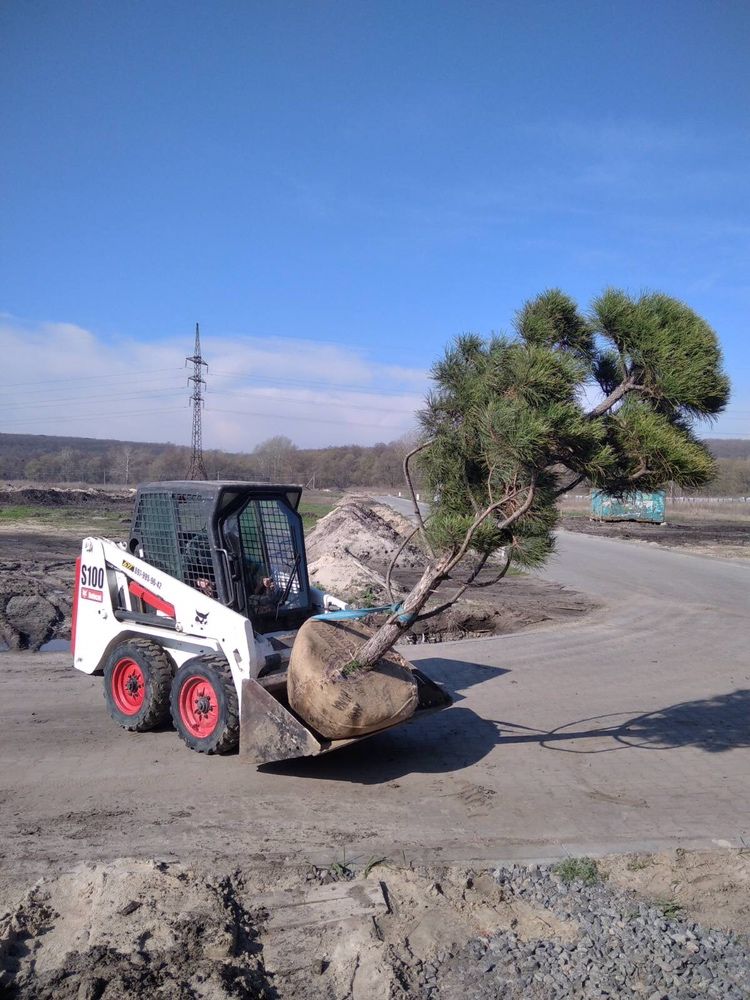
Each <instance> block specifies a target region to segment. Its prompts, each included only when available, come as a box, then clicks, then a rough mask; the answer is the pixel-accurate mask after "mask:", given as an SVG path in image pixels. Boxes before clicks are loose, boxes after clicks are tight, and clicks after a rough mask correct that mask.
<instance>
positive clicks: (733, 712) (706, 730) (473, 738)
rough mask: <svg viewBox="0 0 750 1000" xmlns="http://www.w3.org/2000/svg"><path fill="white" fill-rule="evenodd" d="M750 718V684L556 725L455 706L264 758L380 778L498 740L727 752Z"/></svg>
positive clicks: (450, 759) (466, 755)
mask: <svg viewBox="0 0 750 1000" xmlns="http://www.w3.org/2000/svg"><path fill="white" fill-rule="evenodd" d="M446 662H452V661H446ZM472 666H479V665H478V664H472ZM487 669H490V670H494V669H496V668H487ZM501 672H503V671H501ZM433 676H434V674H433ZM475 683H478V682H477V681H475ZM748 720H750V690H746V689H744V690H738V691H732V692H731V693H729V694H723V695H716V696H715V697H713V698H706V699H703V700H700V701H683V702H680V703H679V704H676V705H671V706H670V707H669V708H664V709H659V710H658V711H656V712H638V713H634V712H618V713H616V714H615V713H613V714H609V715H599V716H595V717H592V718H588V719H578V720H576V721H574V722H567V723H565V724H564V725H561V726H557V727H556V728H555V729H550V730H538V729H531V728H529V727H527V726H522V725H519V724H517V723H513V722H508V721H499V720H492V719H483V718H481V717H480V716H479V715H477V714H476V712H473V711H471V709H469V708H464V707H454V708H451V709H448V710H447V711H445V712H441V713H439V714H436V715H430V716H428V717H427V718H425V719H422V720H420V719H417V720H415V721H414V722H413V723H412V724H410V725H408V726H402V727H399V728H396V729H392V730H390V731H387V732H384V733H379V734H378V735H377V736H372V737H371V738H370V739H367V740H363V741H362V742H361V743H357V744H355V745H353V746H351V747H347V748H346V749H344V750H341V751H339V752H337V753H334V754H331V755H330V756H322V757H312V758H310V757H307V758H301V759H298V760H291V761H283V762H281V763H278V764H266V765H264V766H263V767H262V768H261V770H263V771H266V772H271V773H273V774H279V775H283V774H288V775H294V776H297V777H304V778H318V779H323V780H325V781H346V782H350V783H353V784H362V785H375V784H383V783H386V782H389V781H394V780H396V779H397V778H400V777H403V776H404V775H405V774H446V773H450V772H455V771H460V770H462V769H463V768H466V767H470V766H471V765H472V764H476V763H477V762H478V761H480V760H482V759H483V758H484V757H486V756H487V754H489V753H490V752H491V751H492V750H493V749H494V748H495V747H503V746H509V745H512V744H522V743H536V744H538V745H539V746H540V747H543V748H544V749H546V750H557V751H560V752H564V753H583V754H591V753H612V752H613V751H615V750H628V749H629V750H633V749H639V750H674V749H677V748H678V747H688V746H693V747H698V749H700V750H705V751H707V752H708V753H721V752H723V751H725V750H733V749H735V748H738V747H750V723H749V722H748Z"/></svg>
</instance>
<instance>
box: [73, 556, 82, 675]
mask: <svg viewBox="0 0 750 1000" xmlns="http://www.w3.org/2000/svg"><path fill="white" fill-rule="evenodd" d="M80 589H81V557H80V556H79V557H78V558H77V559H76V575H75V580H74V581H73V613H72V614H71V616H70V652H71V653H72V654H73V656H75V655H76V622H77V620H78V594H79V592H80Z"/></svg>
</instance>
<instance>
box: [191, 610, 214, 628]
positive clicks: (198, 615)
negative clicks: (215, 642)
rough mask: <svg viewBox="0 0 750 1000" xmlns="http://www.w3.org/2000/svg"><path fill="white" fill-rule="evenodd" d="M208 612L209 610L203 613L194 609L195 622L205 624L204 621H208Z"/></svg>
mask: <svg viewBox="0 0 750 1000" xmlns="http://www.w3.org/2000/svg"><path fill="white" fill-rule="evenodd" d="M209 614H210V612H209V611H206V613H205V614H203V613H202V612H200V611H196V612H195V620H196V622H197V623H198V624H199V625H205V624H206V622H207V621H208V616H209Z"/></svg>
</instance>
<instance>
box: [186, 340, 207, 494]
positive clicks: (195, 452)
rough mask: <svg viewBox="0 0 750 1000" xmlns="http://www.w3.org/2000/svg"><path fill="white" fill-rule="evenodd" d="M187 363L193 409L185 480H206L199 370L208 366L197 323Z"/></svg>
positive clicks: (203, 380) (200, 376)
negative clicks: (188, 462)
mask: <svg viewBox="0 0 750 1000" xmlns="http://www.w3.org/2000/svg"><path fill="white" fill-rule="evenodd" d="M188 361H191V362H192V364H193V374H192V375H190V376H189V377H188V385H189V384H190V383H191V382H192V383H193V394H192V396H191V397H190V405H191V406H192V407H193V443H192V451H191V453H190V468H189V469H188V474H187V478H188V479H208V473H207V472H206V466H205V465H204V463H203V431H202V429H201V413H202V411H203V386H204V385H205V384H206V380H205V379H204V378H203V372H202V370H201V369H202V368H203V367H205V368H206V370H208V364H207V363H206V362H205V361H204V360H203V358H202V357H201V335H200V330H199V328H198V324H197V323H196V324H195V348H194V349H193V356H192V357H188V358H185V364H187V363H188Z"/></svg>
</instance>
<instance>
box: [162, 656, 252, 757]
mask: <svg viewBox="0 0 750 1000" xmlns="http://www.w3.org/2000/svg"><path fill="white" fill-rule="evenodd" d="M169 702H170V708H171V712H172V722H173V724H174V727H175V729H176V730H177V732H178V733H179V736H180V739H181V740H182V741H183V742H184V743H185V744H186V745H187V746H188V747H190V749H191V750H196V751H197V752H198V753H206V754H219V753H220V754H224V753H231V752H232V751H233V750H235V749H236V748H237V746H238V744H239V741H240V707H239V699H238V698H237V689H236V687H235V686H234V680H233V678H232V672H231V670H230V669H229V664H228V663H227V661H226V660H225V659H224V657H222V656H218V655H211V654H209V655H207V656H195V657H193V659H191V660H187V661H186V662H185V663H183V664H182V666H181V667H180V669H179V670H178V671H177V673H176V674H175V675H174V680H173V681H172V692H171V694H170V699H169Z"/></svg>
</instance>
